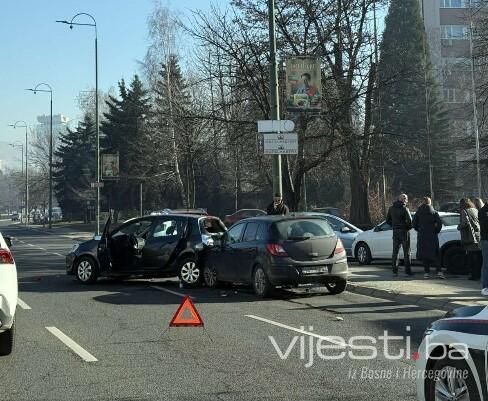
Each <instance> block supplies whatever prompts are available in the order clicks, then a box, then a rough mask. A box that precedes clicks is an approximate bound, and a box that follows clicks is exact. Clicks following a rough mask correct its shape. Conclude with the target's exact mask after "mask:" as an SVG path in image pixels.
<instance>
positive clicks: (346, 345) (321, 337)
mask: <svg viewBox="0 0 488 401" xmlns="http://www.w3.org/2000/svg"><path fill="white" fill-rule="evenodd" d="M244 316H245V317H248V318H250V319H254V320H259V321H260V322H264V323H268V324H272V325H273V326H277V327H281V328H282V329H286V330H290V331H294V332H295V333H300V334H304V335H306V336H310V337H315V338H318V339H319V340H324V341H328V342H330V343H332V344H335V345H338V346H340V347H343V348H348V347H349V348H351V346H350V345H348V344H347V343H345V342H344V341H338V340H337V339H335V338H332V337H328V336H321V335H320V334H317V333H312V332H310V331H306V330H303V329H298V328H296V327H293V326H288V325H286V324H283V323H280V322H275V321H274V320H269V319H265V318H264V317H259V316H256V315H244Z"/></svg>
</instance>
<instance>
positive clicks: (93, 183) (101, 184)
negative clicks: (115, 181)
mask: <svg viewBox="0 0 488 401" xmlns="http://www.w3.org/2000/svg"><path fill="white" fill-rule="evenodd" d="M90 186H91V187H92V188H103V186H104V184H103V182H92V183H90Z"/></svg>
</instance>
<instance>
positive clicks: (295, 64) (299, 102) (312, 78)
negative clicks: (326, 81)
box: [286, 57, 322, 113]
mask: <svg viewBox="0 0 488 401" xmlns="http://www.w3.org/2000/svg"><path fill="white" fill-rule="evenodd" d="M321 108H322V79H321V72H320V60H319V59H317V58H315V57H292V58H289V59H288V60H287V61H286V110H287V111H288V112H314V113H318V112H320V109H321Z"/></svg>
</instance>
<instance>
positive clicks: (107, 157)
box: [102, 153, 119, 180]
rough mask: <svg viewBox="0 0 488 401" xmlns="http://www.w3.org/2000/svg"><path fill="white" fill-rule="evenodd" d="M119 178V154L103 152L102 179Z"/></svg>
mask: <svg viewBox="0 0 488 401" xmlns="http://www.w3.org/2000/svg"><path fill="white" fill-rule="evenodd" d="M118 178H119V155H118V154H108V153H106V154H102V180H116V179H118Z"/></svg>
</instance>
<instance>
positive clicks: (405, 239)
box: [386, 194, 413, 276]
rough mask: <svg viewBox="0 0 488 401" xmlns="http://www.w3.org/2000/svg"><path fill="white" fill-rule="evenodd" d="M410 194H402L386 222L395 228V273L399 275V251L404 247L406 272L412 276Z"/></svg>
mask: <svg viewBox="0 0 488 401" xmlns="http://www.w3.org/2000/svg"><path fill="white" fill-rule="evenodd" d="M407 203H408V196H407V195H405V194H401V195H400V196H399V197H398V200H397V201H395V202H393V205H392V206H391V207H390V209H389V210H388V215H387V216H386V222H387V223H388V224H389V225H390V226H391V227H392V228H393V254H392V257H391V264H392V267H393V275H395V276H398V252H399V251H400V246H401V247H402V248H403V255H404V260H405V273H406V274H407V275H409V276H412V275H413V273H412V269H411V265H410V229H411V228H412V216H411V214H410V210H408V208H407Z"/></svg>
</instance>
